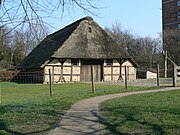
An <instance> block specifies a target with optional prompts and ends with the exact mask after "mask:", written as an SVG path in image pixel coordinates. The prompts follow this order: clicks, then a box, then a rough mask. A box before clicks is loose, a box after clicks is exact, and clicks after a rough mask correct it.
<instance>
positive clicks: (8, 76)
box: [0, 70, 19, 82]
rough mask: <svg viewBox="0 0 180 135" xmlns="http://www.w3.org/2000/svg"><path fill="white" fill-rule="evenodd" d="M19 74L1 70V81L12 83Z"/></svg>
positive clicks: (15, 71) (13, 71) (16, 71)
mask: <svg viewBox="0 0 180 135" xmlns="http://www.w3.org/2000/svg"><path fill="white" fill-rule="evenodd" d="M18 73H19V71H18V70H3V71H2V70H0V81H1V82H4V81H11V80H12V79H13V78H14V77H15V76H16V75H17V74H18Z"/></svg>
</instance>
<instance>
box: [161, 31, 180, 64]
mask: <svg viewBox="0 0 180 135" xmlns="http://www.w3.org/2000/svg"><path fill="white" fill-rule="evenodd" d="M163 47H164V50H166V51H167V54H168V57H169V58H171V59H172V60H173V61H174V62H175V63H176V64H178V65H180V31H179V30H178V29H174V30H170V29H168V30H166V31H164V32H163Z"/></svg>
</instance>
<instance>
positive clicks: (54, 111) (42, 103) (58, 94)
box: [0, 82, 157, 135]
mask: <svg viewBox="0 0 180 135" xmlns="http://www.w3.org/2000/svg"><path fill="white" fill-rule="evenodd" d="M0 85H1V104H0V134H5V135H6V134H7V135H9V134H39V135H42V134H47V133H48V132H49V131H50V130H51V129H53V128H55V127H56V126H57V124H58V122H59V120H60V118H61V116H62V115H63V113H64V112H65V110H67V109H69V108H70V106H71V105H72V104H73V103H75V102H77V101H79V100H81V99H85V98H89V97H93V96H98V95H105V94H111V93H119V92H127V91H135V90H145V89H146V90H147V89H156V88H157V87H129V88H128V90H125V89H124V86H119V85H101V84H96V93H92V92H91V84H90V83H89V84H88V83H84V84H83V83H69V84H59V85H53V97H50V96H49V85H45V84H17V83H9V82H1V83H0Z"/></svg>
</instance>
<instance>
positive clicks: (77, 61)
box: [71, 59, 79, 66]
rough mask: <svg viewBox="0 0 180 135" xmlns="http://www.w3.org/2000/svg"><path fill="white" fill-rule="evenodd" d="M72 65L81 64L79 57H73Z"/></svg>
mask: <svg viewBox="0 0 180 135" xmlns="http://www.w3.org/2000/svg"><path fill="white" fill-rule="evenodd" d="M71 63H72V65H75V66H79V59H71Z"/></svg>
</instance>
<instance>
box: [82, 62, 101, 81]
mask: <svg viewBox="0 0 180 135" xmlns="http://www.w3.org/2000/svg"><path fill="white" fill-rule="evenodd" d="M93 67H94V81H95V82H100V81H101V65H93ZM81 81H83V82H90V81H91V65H82V66H81Z"/></svg>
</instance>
